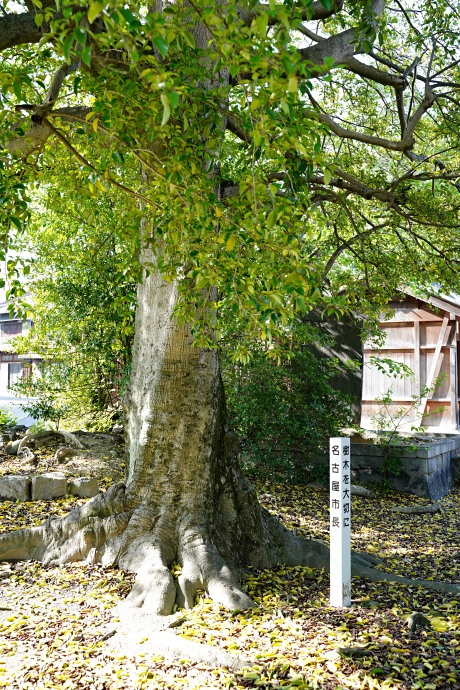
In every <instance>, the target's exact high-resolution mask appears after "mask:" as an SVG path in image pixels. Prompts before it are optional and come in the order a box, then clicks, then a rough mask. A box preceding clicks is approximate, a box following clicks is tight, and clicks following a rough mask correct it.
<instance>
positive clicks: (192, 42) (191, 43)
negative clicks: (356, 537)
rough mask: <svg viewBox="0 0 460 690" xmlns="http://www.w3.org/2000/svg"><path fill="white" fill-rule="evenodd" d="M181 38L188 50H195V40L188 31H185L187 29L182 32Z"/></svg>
mask: <svg viewBox="0 0 460 690" xmlns="http://www.w3.org/2000/svg"><path fill="white" fill-rule="evenodd" d="M183 36H184V38H185V40H186V41H187V43H188V45H189V46H190V48H195V39H194V37H193V34H191V33H190V31H187V29H185V31H184V32H183Z"/></svg>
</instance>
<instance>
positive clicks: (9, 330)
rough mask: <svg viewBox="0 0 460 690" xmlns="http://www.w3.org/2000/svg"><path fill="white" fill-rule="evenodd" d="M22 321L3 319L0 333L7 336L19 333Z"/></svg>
mask: <svg viewBox="0 0 460 690" xmlns="http://www.w3.org/2000/svg"><path fill="white" fill-rule="evenodd" d="M21 333H22V322H21V321H4V322H3V323H2V324H1V334H2V335H3V336H7V337H8V338H9V337H11V336H13V335H21Z"/></svg>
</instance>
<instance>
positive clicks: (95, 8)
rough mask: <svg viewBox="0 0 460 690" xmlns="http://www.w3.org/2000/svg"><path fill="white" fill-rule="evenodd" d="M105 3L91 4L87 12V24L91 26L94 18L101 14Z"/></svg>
mask: <svg viewBox="0 0 460 690" xmlns="http://www.w3.org/2000/svg"><path fill="white" fill-rule="evenodd" d="M105 5H106V3H105V2H92V3H91V4H90V6H89V10H88V14H87V17H88V22H89V23H90V24H92V23H93V22H94V20H95V19H96V17H97V16H98V15H99V14H100V13H101V12H102V10H103V9H104V8H105Z"/></svg>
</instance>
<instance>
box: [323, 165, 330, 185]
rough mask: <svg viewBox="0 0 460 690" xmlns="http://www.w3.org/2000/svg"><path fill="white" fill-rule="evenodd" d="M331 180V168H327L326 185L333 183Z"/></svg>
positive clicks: (325, 173) (325, 174) (325, 172)
mask: <svg viewBox="0 0 460 690" xmlns="http://www.w3.org/2000/svg"><path fill="white" fill-rule="evenodd" d="M331 178H332V173H331V171H330V170H329V168H326V170H325V171H324V184H329V182H330V181H331Z"/></svg>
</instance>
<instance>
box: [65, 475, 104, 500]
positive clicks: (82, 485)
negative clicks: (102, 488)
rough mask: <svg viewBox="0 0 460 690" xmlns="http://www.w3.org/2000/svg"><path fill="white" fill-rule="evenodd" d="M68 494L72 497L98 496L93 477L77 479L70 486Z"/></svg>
mask: <svg viewBox="0 0 460 690" xmlns="http://www.w3.org/2000/svg"><path fill="white" fill-rule="evenodd" d="M69 492H70V493H71V494H74V496H82V497H83V498H93V496H97V495H98V494H99V486H98V483H97V479H95V478H94V477H77V478H76V479H74V481H73V482H72V483H71V484H70V489H69Z"/></svg>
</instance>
